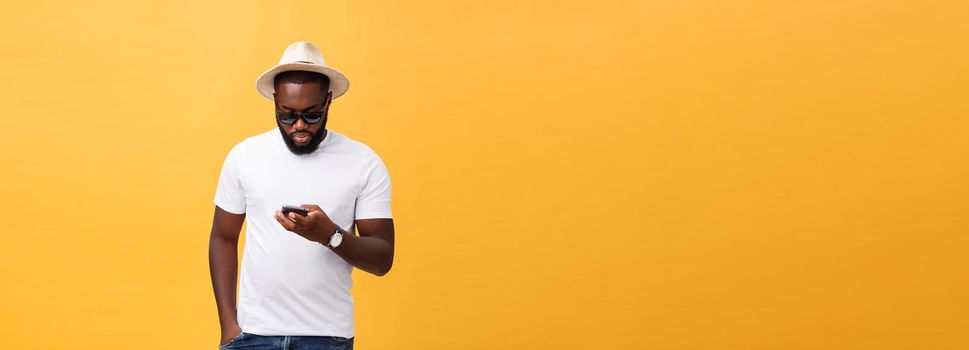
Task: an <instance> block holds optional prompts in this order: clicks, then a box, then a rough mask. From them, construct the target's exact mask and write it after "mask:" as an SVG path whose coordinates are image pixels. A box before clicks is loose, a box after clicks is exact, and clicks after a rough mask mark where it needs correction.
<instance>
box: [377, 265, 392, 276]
mask: <svg viewBox="0 0 969 350" xmlns="http://www.w3.org/2000/svg"><path fill="white" fill-rule="evenodd" d="M391 266H393V262H391V263H390V264H387V266H384V267H380V268H378V269H377V271H374V273H373V274H374V275H376V276H377V277H382V276H383V275H386V274H387V273H388V272H390V268H391Z"/></svg>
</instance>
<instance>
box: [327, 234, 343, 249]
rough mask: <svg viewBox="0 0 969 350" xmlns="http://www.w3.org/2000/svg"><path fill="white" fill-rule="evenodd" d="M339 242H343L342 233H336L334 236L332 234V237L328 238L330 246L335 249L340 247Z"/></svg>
mask: <svg viewBox="0 0 969 350" xmlns="http://www.w3.org/2000/svg"><path fill="white" fill-rule="evenodd" d="M340 242H343V234H342V233H336V234H333V236H332V237H330V245H331V246H333V247H336V246H338V245H340Z"/></svg>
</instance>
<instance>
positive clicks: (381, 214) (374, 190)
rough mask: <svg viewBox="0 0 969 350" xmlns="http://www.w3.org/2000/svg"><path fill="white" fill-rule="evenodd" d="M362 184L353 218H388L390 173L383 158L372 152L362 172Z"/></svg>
mask: <svg viewBox="0 0 969 350" xmlns="http://www.w3.org/2000/svg"><path fill="white" fill-rule="evenodd" d="M363 177H364V178H363V180H364V184H363V187H362V189H361V190H360V194H358V195H357V206H356V209H355V211H354V219H355V220H360V219H380V218H385V219H390V218H393V216H392V215H391V212H390V174H388V173H387V167H386V166H384V162H383V160H381V159H380V156H378V155H377V154H376V153H372V154H371V157H370V160H369V161H367V164H366V166H365V169H364V172H363Z"/></svg>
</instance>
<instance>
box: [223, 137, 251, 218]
mask: <svg viewBox="0 0 969 350" xmlns="http://www.w3.org/2000/svg"><path fill="white" fill-rule="evenodd" d="M240 148H241V145H236V146H235V147H233V148H232V150H231V151H229V155H228V156H226V157H225V161H224V162H223V163H222V172H221V173H220V174H219V185H218V187H216V189H215V205H217V206H219V208H222V210H225V211H227V212H230V213H233V214H244V213H245V212H246V194H245V191H243V188H242V179H241V178H240V177H239V175H240V173H239V156H240V154H239V153H240Z"/></svg>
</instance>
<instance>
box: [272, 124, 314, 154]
mask: <svg viewBox="0 0 969 350" xmlns="http://www.w3.org/2000/svg"><path fill="white" fill-rule="evenodd" d="M326 119H327V118H326V117H323V121H321V122H320V123H323V125H320V130H317V131H316V133H313V134H310V142H308V143H307V144H306V145H303V146H300V145H297V144H296V141H293V136H292V135H288V134H286V131H284V130H283V125H282V124H281V123H280V122H279V120H278V119H277V120H276V125H277V126H278V127H279V133H280V134H281V135H282V136H283V141H284V142H286V148H289V151H290V152H293V154H295V155H298V156H301V155H305V154H310V153H313V152H315V151H316V148H317V147H318V146H319V145H320V143H321V142H323V134H325V133H326Z"/></svg>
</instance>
